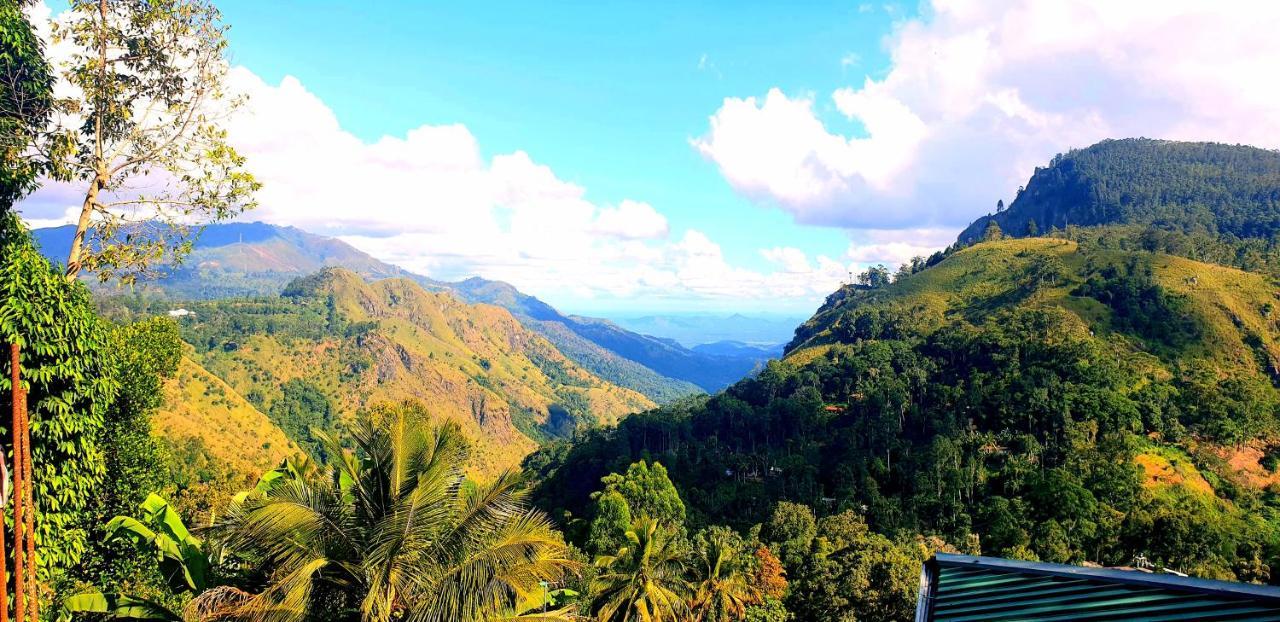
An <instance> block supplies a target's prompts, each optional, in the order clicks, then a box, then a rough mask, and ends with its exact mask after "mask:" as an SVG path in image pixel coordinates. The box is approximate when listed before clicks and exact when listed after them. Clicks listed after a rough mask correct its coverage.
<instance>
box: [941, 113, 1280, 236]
mask: <svg viewBox="0 0 1280 622" xmlns="http://www.w3.org/2000/svg"><path fill="white" fill-rule="evenodd" d="M991 222H995V223H996V224H997V225H999V226H1000V229H1001V230H1003V231H1004V232H1005V233H1006V234H1008V235H1015V236H1026V235H1035V234H1036V233H1047V232H1048V231H1050V230H1051V229H1053V228H1059V229H1065V228H1066V227H1068V226H1076V227H1089V226H1097V225H1117V224H1128V225H1157V226H1158V227H1160V228H1168V229H1173V230H1178V231H1183V232H1196V231H1203V232H1208V233H1212V234H1216V235H1223V236H1231V237H1233V238H1257V239H1272V238H1274V237H1275V236H1276V235H1277V233H1280V152H1276V151H1272V150H1267V149H1258V148H1256V147H1248V146H1244V145H1224V144H1218V143H1188V142H1174V141H1164V140H1151V139H1145V138H1130V139H1125V140H1107V141H1103V142H1100V143H1098V144H1096V145H1093V146H1092V147H1089V148H1086V149H1077V150H1073V151H1069V152H1067V153H1065V154H1060V155H1058V156H1057V157H1055V158H1054V159H1053V161H1052V162H1050V163H1049V165H1048V166H1046V167H1043V168H1041V167H1037V168H1036V170H1035V173H1034V174H1033V175H1032V176H1031V179H1030V181H1028V182H1027V185H1026V187H1025V188H1023V189H1020V191H1019V193H1018V195H1017V197H1016V198H1015V199H1014V201H1013V203H1011V204H1010V205H1009V209H1007V210H1005V211H1003V212H999V213H996V214H992V215H988V216H984V217H982V218H979V219H977V220H975V221H974V222H973V223H972V224H971V225H969V227H967V228H966V229H965V230H964V231H963V232H962V233H961V234H960V236H959V240H960V242H961V243H972V242H976V241H978V240H981V239H982V237H983V232H984V231H985V230H986V228H987V227H988V225H989V223H991Z"/></svg>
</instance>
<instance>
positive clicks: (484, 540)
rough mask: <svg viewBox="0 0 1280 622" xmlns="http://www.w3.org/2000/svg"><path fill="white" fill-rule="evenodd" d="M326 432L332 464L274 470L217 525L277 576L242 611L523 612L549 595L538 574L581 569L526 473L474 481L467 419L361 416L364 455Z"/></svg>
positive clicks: (388, 615)
mask: <svg viewBox="0 0 1280 622" xmlns="http://www.w3.org/2000/svg"><path fill="white" fill-rule="evenodd" d="M322 439H323V441H324V443H325V444H326V451H328V452H329V455H331V456H334V459H333V460H331V462H330V464H329V465H327V466H325V467H323V468H321V467H319V466H317V465H315V464H314V463H309V462H307V463H301V464H286V465H285V466H284V467H282V468H280V469H277V470H276V471H273V472H271V473H268V474H267V476H264V478H263V481H262V482H260V484H259V486H258V488H257V489H256V490H255V491H251V492H249V493H247V494H245V495H242V496H241V497H240V498H239V499H238V500H237V501H236V502H235V503H233V504H232V506H231V507H230V508H229V510H228V512H227V514H226V516H225V517H224V518H222V519H221V520H220V521H219V522H218V523H216V524H215V525H214V526H213V528H212V529H211V534H212V536H211V537H212V538H213V539H214V540H216V541H217V542H218V543H219V544H220V545H221V546H224V547H226V550H228V551H232V552H234V553H235V554H236V555H237V556H239V557H240V559H241V560H242V561H241V563H244V564H248V565H247V566H245V567H248V568H258V569H260V570H259V571H258V573H256V574H255V576H253V577H252V579H253V580H255V581H261V582H262V584H263V585H265V588H264V589H262V590H260V591H258V592H257V593H255V594H252V595H249V596H248V597H247V598H245V599H243V601H242V602H241V603H240V604H239V606H238V608H237V617H239V618H241V619H247V620H267V619H271V620H303V619H313V618H323V617H328V616H332V617H344V616H350V617H356V616H358V617H359V618H360V619H361V620H365V621H378V622H386V621H388V620H392V619H399V618H401V617H404V618H407V619H413V620H424V621H444V620H450V621H455V620H456V621H459V622H473V621H478V620H488V619H491V618H493V617H497V616H499V615H514V614H513V612H514V611H515V609H516V608H517V607H518V606H519V605H521V604H522V603H529V602H533V600H534V599H537V598H540V597H541V595H542V590H543V588H542V587H541V585H540V582H542V581H546V582H555V581H558V580H560V579H561V577H562V576H563V575H564V573H565V572H566V571H567V570H570V569H572V568H573V567H574V565H575V563H574V562H573V561H571V559H570V558H569V552H568V550H567V548H566V546H565V545H564V543H563V541H562V540H561V538H560V536H559V534H558V533H556V532H555V530H554V529H553V528H552V526H551V523H550V521H549V520H548V519H547V517H546V516H545V515H543V514H542V513H541V512H539V511H537V510H532V509H529V508H527V507H526V506H525V504H524V496H525V492H524V489H523V487H522V486H521V485H520V479H519V477H518V476H517V475H516V474H514V473H511V472H506V473H503V474H501V475H499V476H498V477H496V478H495V479H494V480H493V481H492V482H490V483H488V484H482V485H472V484H470V483H468V484H467V485H464V480H463V471H462V468H463V465H465V464H466V462H467V460H466V458H467V453H468V445H467V443H466V441H465V440H464V438H463V437H462V432H461V430H460V428H459V427H458V425H457V424H456V423H452V422H450V423H445V424H443V425H439V426H436V425H432V424H431V423H430V422H429V421H428V419H427V416H426V413H425V412H423V411H422V410H421V408H420V407H417V406H414V405H409V404H406V405H401V406H397V407H394V408H390V407H388V408H380V409H375V410H374V411H372V412H370V413H366V414H365V415H363V416H362V418H361V419H360V421H359V422H358V423H357V425H356V426H355V429H354V430H352V432H351V442H352V443H353V444H354V446H355V448H356V449H355V452H354V453H353V452H348V451H344V450H343V449H342V446H341V445H340V444H339V443H338V441H337V439H336V438H335V437H334V436H333V435H332V434H327V433H326V434H323V435H322ZM564 614H565V612H563V611H559V612H554V613H553V614H552V615H550V616H547V618H546V619H551V618H557V617H560V616H563V615H564ZM538 615H542V614H538Z"/></svg>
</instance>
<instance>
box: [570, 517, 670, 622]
mask: <svg viewBox="0 0 1280 622" xmlns="http://www.w3.org/2000/svg"><path fill="white" fill-rule="evenodd" d="M624 537H625V539H626V540H625V544H623V546H622V547H621V548H619V549H618V553H617V554H616V555H604V556H601V557H598V558H596V562H595V565H596V566H597V567H599V568H600V573H599V574H598V575H597V576H596V578H595V580H594V581H593V582H592V584H591V591H592V593H593V594H594V595H595V611H596V615H597V616H598V619H599V620H600V621H601V622H674V621H676V620H678V619H679V616H681V615H683V614H684V613H686V611H687V609H688V607H687V605H686V603H685V596H686V594H687V592H688V584H687V583H686V582H685V580H684V564H683V561H682V559H681V557H682V556H681V551H680V547H679V543H678V541H677V539H676V538H675V537H674V536H673V534H672V533H671V532H670V531H668V530H667V529H666V528H664V527H663V526H661V525H660V524H659V523H658V521H656V520H654V519H652V518H640V519H638V520H636V521H635V522H634V523H632V525H631V529H629V530H627V532H626V534H625V536H624Z"/></svg>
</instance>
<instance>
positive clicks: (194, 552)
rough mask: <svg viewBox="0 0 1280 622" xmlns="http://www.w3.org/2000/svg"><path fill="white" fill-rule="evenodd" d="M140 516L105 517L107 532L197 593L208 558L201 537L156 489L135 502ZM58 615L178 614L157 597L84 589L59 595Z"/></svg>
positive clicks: (205, 581)
mask: <svg viewBox="0 0 1280 622" xmlns="http://www.w3.org/2000/svg"><path fill="white" fill-rule="evenodd" d="M138 507H139V509H141V510H142V512H141V514H140V516H139V517H138V518H134V517H131V516H117V517H115V518H113V519H111V520H110V521H109V522H108V523H107V534H108V536H109V537H116V538H121V539H124V540H127V541H130V542H132V543H133V545H134V547H135V548H136V549H137V551H138V552H139V553H140V554H142V555H146V556H153V557H155V559H156V561H157V562H158V564H159V567H160V572H161V574H162V575H163V576H164V579H165V582H166V583H168V585H169V588H170V589H172V590H173V591H174V592H175V593H181V592H192V593H195V594H199V593H201V592H204V591H205V590H206V589H208V588H209V579H210V573H209V568H210V563H209V556H208V554H207V553H206V552H205V550H204V543H203V542H201V540H200V539H199V538H197V537H195V536H194V535H192V534H191V531H190V530H188V529H187V526H186V525H185V524H183V522H182V517H181V516H180V515H179V514H178V512H177V511H175V510H174V509H173V508H172V507H170V506H169V503H168V502H167V501H165V500H164V499H162V498H161V497H160V496H159V495H156V494H154V493H152V494H150V495H148V496H147V498H146V500H145V501H143V502H142V504H141V505H139V506H138ZM63 610H64V611H63V615H62V616H60V617H61V619H64V620H69V619H71V616H72V614H76V613H82V614H83V613H97V614H105V615H106V616H108V617H110V618H114V619H119V620H181V619H182V616H181V615H180V614H179V613H176V612H174V611H171V610H169V609H167V608H166V607H165V606H164V605H161V604H159V603H156V602H153V601H150V600H146V599H142V598H135V597H133V596H128V595H125V594H110V593H104V592H85V593H82V594H77V595H75V596H71V597H70V598H67V599H66V600H65V601H63Z"/></svg>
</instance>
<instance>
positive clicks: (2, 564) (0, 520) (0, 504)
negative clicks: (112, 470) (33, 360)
mask: <svg viewBox="0 0 1280 622" xmlns="http://www.w3.org/2000/svg"><path fill="white" fill-rule="evenodd" d="M13 398H14V400H15V401H16V400H17V398H18V395H17V391H16V387H15V391H14V392H13ZM10 431H11V432H12V430H10ZM8 488H9V469H8V467H7V466H5V460H4V452H3V451H0V589H3V591H4V601H2V602H0V622H9V561H8V560H7V559H6V557H7V556H8V551H6V550H5V546H4V506H6V505H8V500H9V499H11V498H12V497H11V496H10V495H11V494H12V492H13V491H12V490H7V489H8Z"/></svg>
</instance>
